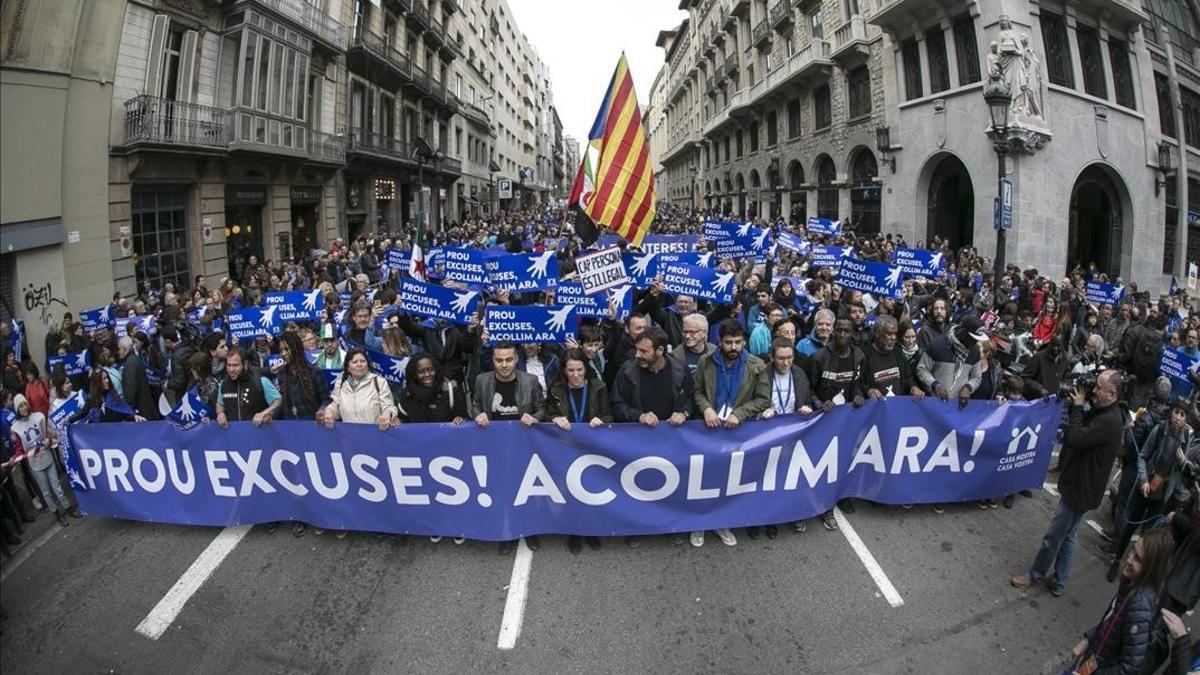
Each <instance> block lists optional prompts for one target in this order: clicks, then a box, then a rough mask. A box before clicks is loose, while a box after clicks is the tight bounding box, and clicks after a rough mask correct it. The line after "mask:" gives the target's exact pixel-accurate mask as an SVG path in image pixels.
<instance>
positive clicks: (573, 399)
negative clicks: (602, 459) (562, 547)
mask: <svg viewBox="0 0 1200 675" xmlns="http://www.w3.org/2000/svg"><path fill="white" fill-rule="evenodd" d="M587 362H588V358H587V355H586V354H584V353H583V350H582V349H570V350H567V353H566V355H565V356H563V367H562V370H561V371H560V372H559V376H558V377H557V378H555V379H554V381H553V382H552V383H551V385H550V394H549V395H548V396H547V397H546V417H547V418H548V419H550V420H551V421H552V422H554V424H555V426H557V427H558V428H559V429H562V430H563V431H570V430H571V426H572V424H586V425H587V426H589V427H591V428H592V429H595V428H597V427H600V426H603V425H605V424H611V423H612V419H613V418H612V410H611V409H610V407H609V401H608V389H607V388H606V387H605V386H604V381H603V380H601V379H599V378H597V377H589V373H588V366H587ZM564 401H565V405H564ZM582 539H584V538H581V537H579V536H578V535H574V534H573V535H571V536H569V537H568V538H567V549H568V550H570V551H571V553H575V554H578V553H579V551H580V550H582V548H583V545H582ZM586 540H587V544H588V546H589V547H590V548H591V549H592V550H594V551H595V550H599V548H600V539H599V538H598V537H586Z"/></svg>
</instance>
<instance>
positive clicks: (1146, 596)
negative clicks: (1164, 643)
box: [1087, 587, 1158, 675]
mask: <svg viewBox="0 0 1200 675" xmlns="http://www.w3.org/2000/svg"><path fill="white" fill-rule="evenodd" d="M1118 611H1119V612H1120V613H1119V614H1117V612H1118ZM1157 613H1158V605H1157V603H1155V601H1154V589H1152V588H1145V587H1143V588H1140V589H1138V590H1136V591H1131V592H1130V595H1129V596H1128V597H1127V598H1126V597H1122V596H1121V595H1120V594H1118V595H1117V596H1116V597H1114V598H1113V600H1112V604H1111V605H1110V611H1109V613H1107V614H1106V615H1105V619H1103V620H1101V622H1100V624H1098V625H1097V626H1095V627H1094V628H1092V630H1090V631H1088V632H1087V638H1088V646H1089V648H1091V649H1092V650H1095V651H1094V653H1095V654H1096V665H1097V666H1098V668H1097V670H1096V675H1126V674H1127V673H1138V672H1141V669H1142V663H1143V662H1145V660H1146V651H1147V649H1148V648H1149V647H1150V623H1151V622H1152V621H1153V620H1154V616H1155V615H1156V614H1157ZM1114 615H1115V618H1110V617H1113V616H1114ZM1109 621H1111V623H1112V625H1111V627H1110V630H1109V631H1108V636H1107V639H1104V635H1103V627H1104V624H1105V623H1106V622H1109ZM1101 643H1103V644H1101Z"/></svg>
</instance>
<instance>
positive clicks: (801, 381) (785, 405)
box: [746, 337, 813, 539]
mask: <svg viewBox="0 0 1200 675" xmlns="http://www.w3.org/2000/svg"><path fill="white" fill-rule="evenodd" d="M768 356H769V357H770V359H771V405H770V407H768V408H767V409H766V410H764V411H762V415H760V417H761V418H762V419H764V420H769V419H771V418H773V417H775V416H776V415H791V414H793V413H800V414H801V415H811V414H812V412H813V409H812V406H811V405H809V403H810V402H811V401H812V388H811V387H810V386H809V384H808V374H807V373H805V372H804V369H803V368H801V367H800V366H798V365H796V343H795V342H794V341H793V340H792V338H787V337H777V338H775V340H774V341H773V342H771V350H770V351H769V352H768ZM765 529H766V531H767V538H768V539H774V538H775V535H776V534H777V533H778V532H779V526H778V525H774V524H772V525H767V526H766V528H765ZM792 529H793V530H795V531H796V532H803V531H805V530H806V529H808V522H807V521H805V520H797V521H795V522H793V523H792ZM750 530H751V528H746V531H747V533H749V531H750Z"/></svg>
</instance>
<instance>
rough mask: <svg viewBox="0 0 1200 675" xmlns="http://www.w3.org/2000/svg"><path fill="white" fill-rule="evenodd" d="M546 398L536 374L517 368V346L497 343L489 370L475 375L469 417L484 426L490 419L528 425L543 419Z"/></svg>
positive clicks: (508, 343)
mask: <svg viewBox="0 0 1200 675" xmlns="http://www.w3.org/2000/svg"><path fill="white" fill-rule="evenodd" d="M545 399H546V396H545V394H544V393H543V391H542V385H541V384H540V383H539V382H538V379H537V377H535V376H533V375H530V374H529V373H524V372H521V371H519V370H517V346H516V345H515V344H513V343H512V342H507V341H505V342H497V343H496V345H495V346H494V347H492V372H490V373H480V375H479V376H478V377H476V378H475V391H474V396H472V398H471V416H472V417H474V418H475V424H477V425H479V426H480V427H481V428H484V429H486V428H487V427H488V424H489V423H490V422H491V421H492V420H515V421H520V422H521V426H525V427H529V426H533V425H534V424H536V423H538V422H540V421H541V420H542V418H543V416H544V415H543V406H544V405H545Z"/></svg>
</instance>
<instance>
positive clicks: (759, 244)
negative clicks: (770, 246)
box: [753, 229, 771, 251]
mask: <svg viewBox="0 0 1200 675" xmlns="http://www.w3.org/2000/svg"><path fill="white" fill-rule="evenodd" d="M770 237H771V231H770V230H766V229H764V230H763V231H762V232H760V233H759V235H758V238H757V239H755V240H754V244H753V248H754V250H755V251H761V250H763V249H764V248H766V247H767V239H769V238H770Z"/></svg>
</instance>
